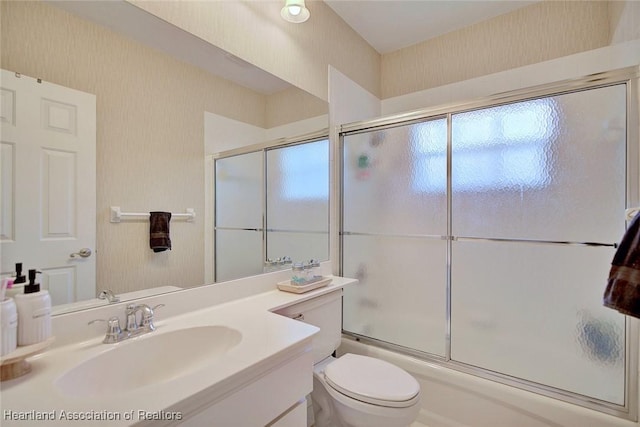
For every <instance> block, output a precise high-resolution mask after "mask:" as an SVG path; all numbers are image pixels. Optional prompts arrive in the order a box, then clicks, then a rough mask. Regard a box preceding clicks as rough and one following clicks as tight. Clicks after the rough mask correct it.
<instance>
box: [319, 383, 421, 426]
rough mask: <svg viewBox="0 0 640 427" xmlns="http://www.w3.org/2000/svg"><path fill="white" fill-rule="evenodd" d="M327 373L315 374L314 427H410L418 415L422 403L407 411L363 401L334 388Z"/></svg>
mask: <svg viewBox="0 0 640 427" xmlns="http://www.w3.org/2000/svg"><path fill="white" fill-rule="evenodd" d="M323 376H324V373H323V372H319V373H314V375H313V377H314V378H313V391H312V392H311V401H312V404H313V416H314V420H315V424H314V425H315V427H407V426H409V425H410V424H411V423H412V422H413V421H414V420H415V419H416V417H417V416H418V412H419V411H420V401H419V400H418V401H417V402H416V403H415V404H413V405H412V406H410V407H407V408H388V407H383V406H376V405H371V404H369V403H364V402H360V401H358V400H355V399H352V398H350V397H348V396H345V395H343V394H341V393H339V392H338V391H336V390H334V389H333V388H331V387H330V386H329V385H328V384H327V383H326V382H325V381H324V379H323Z"/></svg>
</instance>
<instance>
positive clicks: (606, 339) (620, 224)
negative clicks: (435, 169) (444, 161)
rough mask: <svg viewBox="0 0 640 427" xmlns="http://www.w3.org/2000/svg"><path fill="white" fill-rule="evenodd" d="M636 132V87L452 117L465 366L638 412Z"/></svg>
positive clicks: (456, 266) (455, 283) (457, 341)
mask: <svg viewBox="0 0 640 427" xmlns="http://www.w3.org/2000/svg"><path fill="white" fill-rule="evenodd" d="M625 126H626V86H625V85H616V86H609V87H603V88H598V89H591V90H585V91H581V92H574V93H568V94H563V95H558V96H553V97H547V98H541V99H535V100H528V101H522V102H518V103H513V104H508V105H502V106H497V107H492V108H486V109H481V110H476V111H471V112H465V113H460V114H454V115H453V116H452V160H451V162H452V177H451V179H452V183H451V185H452V221H453V222H452V234H453V236H454V239H455V240H454V241H453V242H452V267H451V358H452V360H455V361H458V362H463V363H465V364H467V365H472V366H476V367H480V368H483V369H486V370H490V371H494V372H500V373H502V374H506V375H509V376H512V377H515V378H520V379H524V380H528V381H532V382H535V383H539V384H544V385H547V386H551V387H556V388H559V389H562V390H566V391H569V392H572V393H577V394H581V395H585V396H589V397H591V398H596V399H600V400H603V401H607V402H611V403H615V404H618V405H623V404H624V403H625V365H626V364H625V318H624V316H622V315H621V314H619V313H617V312H615V311H613V310H610V309H607V308H604V307H603V306H602V294H603V292H604V287H605V284H606V279H607V276H608V271H609V267H610V263H611V260H612V258H613V254H614V248H613V244H614V243H616V242H618V241H619V240H620V238H621V236H622V234H623V232H624V210H625V199H626V158H625V156H626V154H625V152H626V129H625ZM583 243H589V245H583Z"/></svg>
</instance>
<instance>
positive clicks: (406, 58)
mask: <svg viewBox="0 0 640 427" xmlns="http://www.w3.org/2000/svg"><path fill="white" fill-rule="evenodd" d="M636 31H637V29H636ZM608 44H609V13H608V2H605V1H544V2H540V3H536V4H534V5H531V6H527V7H524V8H522V9H518V10H516V11H513V12H511V13H508V14H505V15H501V16H498V17H496V18H493V19H490V20H487V21H484V22H480V23H478V24H475V25H472V26H469V27H467V28H463V29H461V30H458V31H454V32H451V33H449V34H445V35H442V36H440V37H436V38H434V39H430V40H428V41H425V42H422V43H418V44H416V45H413V46H409V47H407V48H404V49H400V50H398V51H395V52H391V53H388V54H385V55H382V68H381V70H382V98H383V99H386V98H390V97H394V96H399V95H405V94H408V93H411V92H417V91H420V90H424V89H430V88H433V87H437V86H441V85H445V84H448V83H453V82H458V81H463V80H467V79H470V78H473V77H478V76H482V75H486V74H491V73H495V72H498V71H504V70H508V69H511V68H516V67H521V66H524V65H529V64H534V63H537V62H542V61H546V60H549V59H553V58H559V57H562V56H566V55H571V54H573V53H577V52H582V51H586V50H591V49H596V48H599V47H603V46H607V45H608Z"/></svg>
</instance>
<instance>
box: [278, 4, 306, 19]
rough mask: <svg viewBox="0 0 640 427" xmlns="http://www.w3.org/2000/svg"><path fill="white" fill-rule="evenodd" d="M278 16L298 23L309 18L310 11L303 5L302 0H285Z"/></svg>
mask: <svg viewBox="0 0 640 427" xmlns="http://www.w3.org/2000/svg"><path fill="white" fill-rule="evenodd" d="M280 16H282V18H283V19H284V20H285V21H289V22H293V23H294V24H299V23H301V22H304V21H306V20H307V19H309V16H310V13H309V9H307V8H306V7H305V5H304V0H285V2H284V7H283V8H282V10H281V11H280Z"/></svg>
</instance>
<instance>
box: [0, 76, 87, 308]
mask: <svg viewBox="0 0 640 427" xmlns="http://www.w3.org/2000/svg"><path fill="white" fill-rule="evenodd" d="M1 73H2V74H1V76H0V77H1V80H0V93H1V95H0V132H1V133H0V139H1V147H2V150H1V157H0V163H1V168H2V169H1V173H0V179H1V181H0V191H1V194H0V195H1V199H0V201H1V203H2V206H0V213H1V215H2V218H1V219H0V239H1V242H2V247H1V249H2V254H1V255H2V267H1V268H2V276H3V277H5V276H8V275H10V274H11V273H12V272H13V271H14V267H15V263H16V262H22V263H23V266H24V270H25V274H26V270H27V269H29V268H36V269H38V270H39V271H41V272H42V277H41V279H40V281H41V284H42V287H43V288H44V289H48V290H49V292H50V293H51V296H52V300H53V303H54V304H64V303H69V302H74V301H78V300H83V299H87V298H94V297H95V295H96V284H95V277H96V274H95V265H96V257H95V254H94V253H93V252H94V251H95V243H96V97H95V95H92V94H88V93H84V92H80V91H77V90H74V89H69V88H66V87H63V86H58V85H55V84H51V83H47V82H39V81H38V80H36V79H34V78H31V77H27V76H19V75H17V74H16V73H14V72H10V71H6V70H1ZM83 249H85V250H84V251H83ZM86 249H88V250H89V251H91V254H90V255H88V251H86ZM80 252H82V255H80V254H79V253H80ZM83 255H84V256H83Z"/></svg>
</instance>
